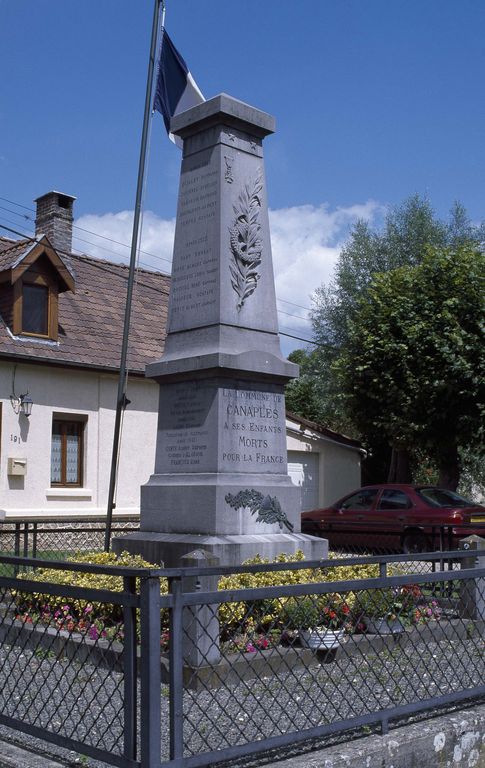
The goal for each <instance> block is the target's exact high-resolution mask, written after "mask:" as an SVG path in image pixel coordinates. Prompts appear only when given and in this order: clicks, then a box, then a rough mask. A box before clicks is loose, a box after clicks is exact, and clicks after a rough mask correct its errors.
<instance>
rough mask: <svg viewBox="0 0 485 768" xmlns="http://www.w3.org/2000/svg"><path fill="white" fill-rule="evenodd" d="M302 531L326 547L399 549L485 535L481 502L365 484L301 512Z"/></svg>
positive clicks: (420, 488)
mask: <svg viewBox="0 0 485 768" xmlns="http://www.w3.org/2000/svg"><path fill="white" fill-rule="evenodd" d="M301 530H302V532H303V533H311V534H314V535H315V534H316V535H318V536H323V537H325V538H326V539H328V540H329V543H330V546H336V547H338V546H349V545H357V546H366V547H370V548H378V547H382V548H386V549H396V550H402V551H403V552H427V551H432V550H435V549H440V536H441V537H442V538H441V543H442V544H443V548H444V549H457V548H458V541H459V539H462V538H464V537H465V536H470V535H471V534H477V535H479V536H483V537H484V538H485V507H484V506H482V505H480V504H475V503H474V502H473V501H468V500H467V499H464V498H463V496H459V495H458V494H457V493H454V492H453V491H447V490H445V489H443V488H436V487H433V486H429V485H401V484H399V485H369V486H365V487H364V488H360V489H359V490H358V491H354V492H353V493H350V494H349V495H348V496H344V498H343V499H340V500H339V501H337V502H335V504H333V505H332V506H331V507H328V508H327V509H314V510H312V511H311V512H303V513H302V516H301Z"/></svg>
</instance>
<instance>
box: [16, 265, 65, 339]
mask: <svg viewBox="0 0 485 768" xmlns="http://www.w3.org/2000/svg"><path fill="white" fill-rule="evenodd" d="M13 319H14V329H13V332H14V334H15V335H16V336H24V335H25V336H39V337H41V338H44V339H45V338H47V339H53V340H56V339H57V285H56V284H55V282H54V281H53V280H51V279H49V277H48V276H47V275H45V274H44V275H42V274H38V273H37V274H35V273H34V272H33V271H32V270H30V271H29V272H27V273H25V275H24V276H23V277H21V278H20V280H18V281H17V282H16V283H15V286H14V318H13Z"/></svg>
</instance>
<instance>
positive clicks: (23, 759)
mask: <svg viewBox="0 0 485 768" xmlns="http://www.w3.org/2000/svg"><path fill="white" fill-rule="evenodd" d="M297 750H298V747H297V746H295V752H297ZM256 760H257V758H256ZM73 762H74V761H73ZM251 765H252V766H255V765H259V763H258V762H253V761H251ZM262 765H264V766H265V768H377V766H379V768H423V766H426V768H485V704H482V705H480V706H477V707H474V708H473V709H468V710H462V711H460V712H455V713H453V714H450V715H443V716H441V717H437V718H435V719H432V720H426V721H423V722H420V723H416V724H413V725H408V726H403V727H402V728H396V729H395V730H393V731H391V732H390V733H389V734H387V735H386V736H378V735H372V736H365V737H364V738H361V739H357V740H356V741H354V742H350V743H348V744H346V743H343V744H339V745H337V746H334V747H329V748H328V749H320V750H316V751H314V752H306V753H305V754H300V755H298V754H294V755H293V756H292V757H291V758H287V759H283V760H273V762H269V761H268V760H266V759H264V760H263V763H262ZM0 768H65V764H61V763H58V762H56V761H54V760H51V759H48V758H45V757H42V756H41V755H39V754H35V753H34V752H30V751H29V750H26V749H22V748H20V747H18V746H16V745H13V744H10V743H8V742H6V741H1V740H0Z"/></svg>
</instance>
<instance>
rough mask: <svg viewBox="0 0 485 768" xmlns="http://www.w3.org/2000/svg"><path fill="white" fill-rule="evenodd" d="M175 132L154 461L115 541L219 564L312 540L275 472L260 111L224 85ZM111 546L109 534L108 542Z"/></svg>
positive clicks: (280, 389)
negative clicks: (204, 555) (137, 513)
mask: <svg viewBox="0 0 485 768" xmlns="http://www.w3.org/2000/svg"><path fill="white" fill-rule="evenodd" d="M171 130H172V132H173V133H174V134H177V135H178V136H180V137H181V138H182V139H183V147H184V148H183V160H182V170H181V178H180V190H179V200H178V209H177V220H176V230H175V244H174V255H173V267H172V283H171V293H170V302H169V316H168V328H167V338H166V342H165V349H164V352H163V354H162V357H161V359H160V360H159V361H157V362H154V363H152V364H151V365H149V366H148V367H147V371H146V373H147V376H149V377H151V378H153V379H155V380H156V381H157V382H158V383H159V385H160V401H159V412H158V435H157V448H156V459H155V470H154V473H153V475H152V476H151V477H150V479H149V481H148V483H147V484H146V485H144V486H142V489H141V524H140V528H141V530H140V533H139V534H132V535H130V536H129V537H126V538H123V540H122V545H123V548H129V549H130V550H131V551H138V552H143V554H144V556H145V557H146V558H147V559H149V560H151V561H152V562H160V561H163V562H164V563H165V565H166V566H177V565H179V564H180V557H181V556H182V555H184V554H186V553H187V552H190V551H192V550H194V549H196V548H203V549H205V550H209V551H210V552H211V553H212V554H214V555H216V556H217V557H219V559H220V561H221V563H223V564H237V563H241V562H242V561H243V560H244V559H246V558H248V557H251V556H254V555H255V554H256V553H259V554H260V555H261V556H265V557H270V558H271V557H273V556H274V555H276V554H278V553H279V552H287V553H291V552H294V551H295V550H297V549H302V550H303V551H304V552H305V554H306V556H307V557H312V558H318V557H324V556H325V555H326V551H327V550H326V542H324V541H323V540H321V539H317V538H314V537H311V536H307V535H303V534H301V532H300V519H299V518H300V513H299V510H300V504H299V493H300V491H299V489H298V488H297V487H296V486H294V485H293V484H292V482H291V480H290V478H289V476H288V472H287V454H286V434H285V399H284V385H285V383H286V382H287V381H288V380H289V379H291V378H293V377H295V376H297V375H298V367H297V366H296V365H294V364H292V363H289V362H288V361H287V360H286V359H284V357H283V356H282V354H281V350H280V344H279V338H278V326H277V314H276V299H275V288H274V276H273V264H272V256H271V243H270V232H269V222H268V207H267V200H266V182H265V175H264V161H263V150H262V142H263V139H264V137H265V136H267V135H268V134H270V133H272V132H273V131H274V120H273V118H272V117H271V116H270V115H268V114H266V113H264V112H261V111H259V110H257V109H254V108H253V107H251V106H249V105H247V104H244V103H242V102H240V101H237V100H236V99H233V98H231V97H230V96H227V95H225V94H221V95H219V96H216V97H215V98H213V99H211V100H210V101H206V102H205V103H203V104H201V105H199V106H197V107H194V108H193V109H190V110H188V111H187V112H183V113H182V114H180V115H177V116H176V117H174V118H173V120H172V123H171ZM115 548H116V549H120V544H119V543H116V545H115Z"/></svg>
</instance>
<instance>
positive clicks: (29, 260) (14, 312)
mask: <svg viewBox="0 0 485 768" xmlns="http://www.w3.org/2000/svg"><path fill="white" fill-rule="evenodd" d="M2 261H3V265H2ZM2 261H0V312H1V315H2V318H3V320H4V322H5V323H6V325H7V326H8V327H9V328H11V330H12V333H13V335H14V336H35V337H37V338H39V339H44V340H49V341H57V339H58V335H59V317H58V307H59V294H61V293H63V292H64V291H74V289H75V285H74V277H73V274H72V271H71V269H70V267H69V264H68V263H66V260H65V257H64V260H63V259H62V258H61V256H60V255H59V254H58V253H57V251H55V250H54V248H53V247H52V245H51V244H50V242H49V240H48V239H47V237H46V236H45V235H38V237H37V238H35V239H29V240H24V241H20V243H19V244H16V245H13V246H12V247H11V248H8V249H6V250H4V251H3V252H2ZM2 266H3V268H2Z"/></svg>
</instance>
